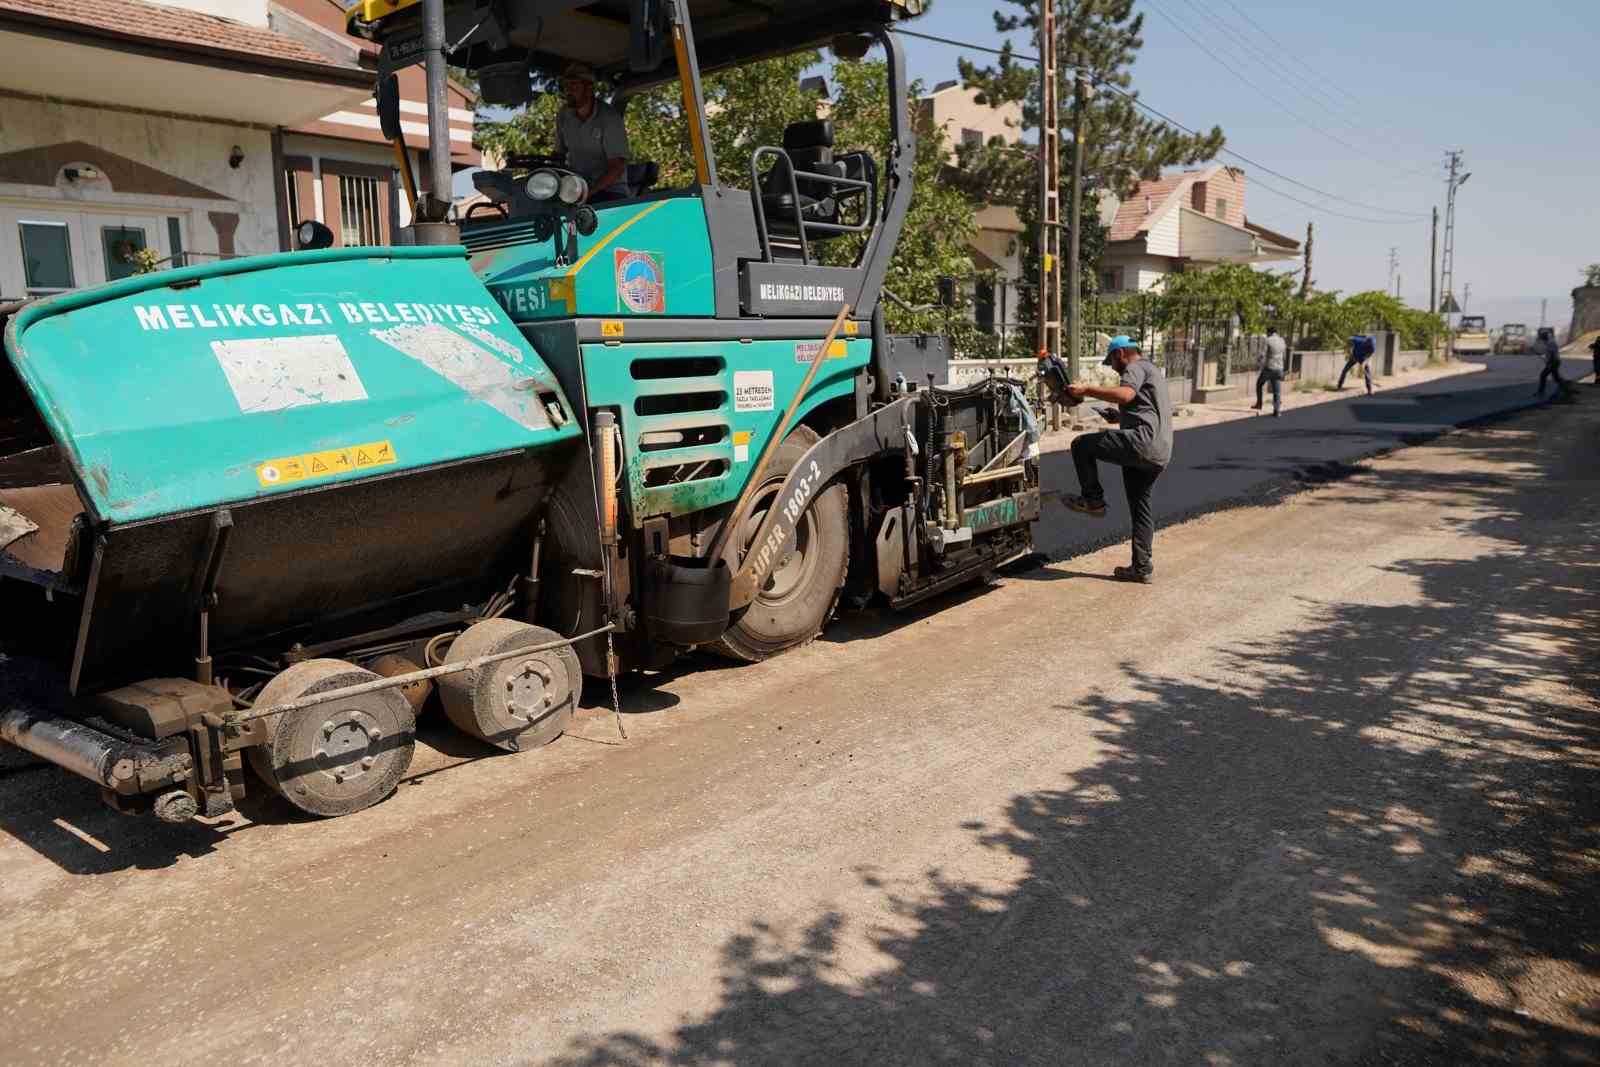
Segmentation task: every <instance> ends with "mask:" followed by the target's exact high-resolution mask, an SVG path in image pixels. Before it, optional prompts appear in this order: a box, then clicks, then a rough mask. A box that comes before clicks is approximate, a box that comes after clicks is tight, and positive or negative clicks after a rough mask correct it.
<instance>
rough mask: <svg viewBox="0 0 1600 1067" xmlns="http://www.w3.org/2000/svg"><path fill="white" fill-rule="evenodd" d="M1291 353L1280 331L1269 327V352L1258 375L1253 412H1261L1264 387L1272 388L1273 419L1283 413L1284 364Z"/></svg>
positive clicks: (1262, 361)
mask: <svg viewBox="0 0 1600 1067" xmlns="http://www.w3.org/2000/svg"><path fill="white" fill-rule="evenodd" d="M1288 352H1289V346H1288V345H1286V344H1285V343H1284V341H1283V338H1281V337H1279V336H1278V331H1277V330H1276V329H1274V328H1273V327H1271V326H1268V327H1267V350H1266V352H1265V353H1264V354H1263V355H1262V357H1261V373H1259V374H1257V375H1256V402H1255V403H1254V404H1253V405H1251V407H1250V410H1251V411H1260V410H1261V389H1262V387H1263V386H1267V385H1270V386H1272V417H1273V418H1277V417H1278V416H1279V415H1280V414H1282V411H1283V364H1284V357H1285V356H1286V355H1287V354H1288Z"/></svg>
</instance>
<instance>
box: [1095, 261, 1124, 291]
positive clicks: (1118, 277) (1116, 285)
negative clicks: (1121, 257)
mask: <svg viewBox="0 0 1600 1067" xmlns="http://www.w3.org/2000/svg"><path fill="white" fill-rule="evenodd" d="M1100 291H1101V292H1102V293H1117V292H1121V291H1122V268H1121V267H1114V268H1112V269H1111V270H1103V271H1101V272H1100Z"/></svg>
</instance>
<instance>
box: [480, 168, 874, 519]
mask: <svg viewBox="0 0 1600 1067" xmlns="http://www.w3.org/2000/svg"><path fill="white" fill-rule="evenodd" d="M598 215H599V219H600V225H599V226H598V227H597V228H596V230H595V232H594V234H593V235H591V236H589V237H580V238H579V242H578V254H577V255H576V256H575V257H573V262H572V263H571V264H570V265H562V266H558V265H557V264H556V256H555V247H556V244H557V242H556V241H544V242H535V241H534V240H533V238H532V236H531V231H532V225H531V223H505V224H502V225H498V226H491V227H486V228H484V229H481V230H478V231H475V232H474V233H473V235H472V236H471V237H470V238H469V243H470V244H471V245H472V246H473V247H474V248H475V249H476V251H474V253H473V256H472V264H473V269H474V270H475V271H477V272H478V274H479V276H480V277H481V278H482V279H483V282H484V284H485V285H486V286H487V287H488V288H489V291H490V293H492V294H493V295H494V297H495V299H496V300H497V301H498V302H499V303H500V305H501V306H502V307H504V308H505V310H506V313H507V314H508V315H510V316H511V318H512V319H513V320H514V321H516V322H521V323H530V324H531V323H537V322H542V321H548V320H551V319H563V318H598V319H601V320H602V323H603V330H604V332H605V333H606V334H607V336H608V337H610V338H612V339H609V340H608V341H606V342H605V343H604V344H590V345H585V346H584V347H583V375H584V379H583V380H584V388H585V391H586V393H587V397H586V399H587V402H588V404H589V406H590V407H593V408H606V407H610V408H616V409H617V413H618V420H619V424H620V426H621V428H622V436H623V459H624V462H625V468H624V469H625V472H626V492H627V496H628V505H629V507H628V512H629V514H630V516H631V517H632V520H633V522H634V524H635V525H638V524H639V523H641V522H642V521H643V520H644V519H646V518H650V517H652V516H656V515H667V514H671V515H683V514H688V513H691V512H695V511H700V510H702V509H705V508H710V507H715V506H717V505H719V504H731V503H732V502H733V501H734V500H736V499H737V498H738V496H739V493H740V491H741V490H742V489H743V487H744V484H745V482H746V481H747V480H748V478H749V476H750V473H751V471H752V469H753V468H754V466H755V462H756V460H758V459H759V458H760V456H761V450H762V448H763V447H764V446H765V445H766V443H767V440H768V438H770V437H771V435H772V433H773V431H774V430H775V429H776V428H777V424H778V420H779V419H780V418H781V417H782V416H783V413H784V410H785V409H786V408H787V407H788V405H789V401H790V400H791V399H792V398H793V397H794V395H795V393H796V392H798V391H799V389H800V385H801V382H802V381H803V380H804V378H805V374H806V369H807V367H808V366H809V364H810V362H811V358H812V356H814V355H815V353H816V351H817V343H818V341H820V339H821V336H822V334H823V333H824V332H826V330H827V326H828V323H827V322H826V321H825V320H818V321H817V322H816V324H815V328H814V335H815V336H814V338H813V339H810V340H806V339H799V340H749V341H713V340H707V341H672V342H655V341H643V342H639V341H632V340H630V339H629V338H630V335H635V334H637V333H639V332H640V329H639V327H640V326H641V325H643V322H641V320H649V319H652V318H669V319H685V318H698V319H706V320H712V319H713V317H714V315H715V313H716V306H715V305H716V301H715V296H714V290H713V272H712V256H711V241H710V237H709V235H708V229H707V223H706V217H705V209H704V206H703V202H702V201H701V200H700V198H699V197H697V196H675V197H672V198H668V199H661V200H653V201H647V202H645V203H639V204H621V205H617V206H616V207H602V208H601V209H600V210H599V211H598ZM851 325H852V327H854V325H855V324H851ZM708 332H709V331H708ZM871 347H872V346H871V342H870V341H869V340H868V339H866V338H861V337H855V336H850V337H844V338H841V339H840V340H839V341H837V342H836V343H835V345H834V351H833V352H832V353H830V355H829V358H828V359H827V360H826V361H824V363H823V365H822V367H821V368H820V370H819V371H818V374H817V377H816V379H815V381H814V382H813V383H812V386H811V389H810V391H809V392H808V394H807V395H806V397H805V399H804V401H803V402H802V403H801V405H800V407H799V409H798V410H797V411H796V413H795V417H796V419H797V420H803V419H804V418H805V417H806V416H807V415H808V414H809V413H810V412H812V411H813V410H815V409H816V408H817V407H818V406H819V405H821V404H824V403H826V402H827V401H829V400H833V399H835V398H838V397H844V396H849V395H850V394H851V392H852V391H853V390H854V388H855V379H856V377H857V376H858V375H859V374H861V373H862V372H863V371H864V370H865V368H866V366H867V364H868V361H869V359H870V356H871ZM677 434H682V435H684V438H685V440H686V441H688V442H692V443H687V444H684V445H682V446H677V447H674V446H673V445H671V444H669V443H667V442H670V441H671V440H672V437H673V435H677ZM674 478H677V479H678V480H676V481H669V479H674Z"/></svg>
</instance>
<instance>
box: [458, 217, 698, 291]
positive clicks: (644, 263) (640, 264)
mask: <svg viewBox="0 0 1600 1067" xmlns="http://www.w3.org/2000/svg"><path fill="white" fill-rule="evenodd" d="M596 214H597V216H598V218H599V226H598V227H597V228H596V229H595V232H594V233H593V234H592V235H590V236H588V237H579V238H578V254H577V256H576V257H575V259H574V261H573V262H572V263H571V264H570V265H557V263H556V251H555V249H556V242H555V241H543V242H537V243H536V242H534V241H533V238H532V236H531V235H532V229H533V224H532V223H526V222H519V223H507V224H505V225H503V226H497V227H494V228H493V229H492V230H489V231H479V233H477V234H474V236H473V238H472V240H471V243H472V245H473V246H474V247H477V248H480V249H481V251H477V252H474V254H473V257H472V266H473V269H474V270H475V271H477V272H478V276H479V277H481V278H482V279H483V284H484V285H486V286H488V287H489V292H490V293H491V294H492V295H493V296H494V298H495V299H496V300H497V301H499V302H500V304H501V305H502V306H503V307H504V308H505V309H506V312H507V314H509V315H511V316H512V317H513V318H514V319H516V320H517V321H520V322H531V321H535V320H538V319H557V318H574V317H608V318H612V317H621V318H627V317H651V316H659V317H672V318H710V317H711V316H712V315H714V314H716V302H715V299H714V297H713V295H712V267H711V264H712V260H711V238H710V234H709V231H708V229H707V225H706V213H705V207H704V205H703V204H702V203H701V201H700V198H699V197H696V196H681V197H673V198H671V199H665V200H652V201H648V202H645V203H642V204H619V205H617V206H615V207H601V208H600V209H599V210H598V211H597V212H596ZM500 242H507V243H505V244H501V243H500ZM510 242H519V243H510ZM496 246H498V247H496Z"/></svg>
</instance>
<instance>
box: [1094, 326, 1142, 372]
mask: <svg viewBox="0 0 1600 1067" xmlns="http://www.w3.org/2000/svg"><path fill="white" fill-rule="evenodd" d="M1124 348H1131V349H1133V350H1134V351H1138V349H1139V342H1137V341H1135V340H1134V339H1133V338H1131V337H1129V336H1128V335H1127V334H1125V333H1119V334H1117V336H1115V337H1113V338H1112V339H1111V343H1110V344H1109V345H1106V358H1105V359H1103V360H1101V361H1100V365H1101V366H1102V367H1115V366H1116V365H1117V361H1116V355H1117V353H1118V352H1121V351H1122V350H1123V349H1124Z"/></svg>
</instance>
